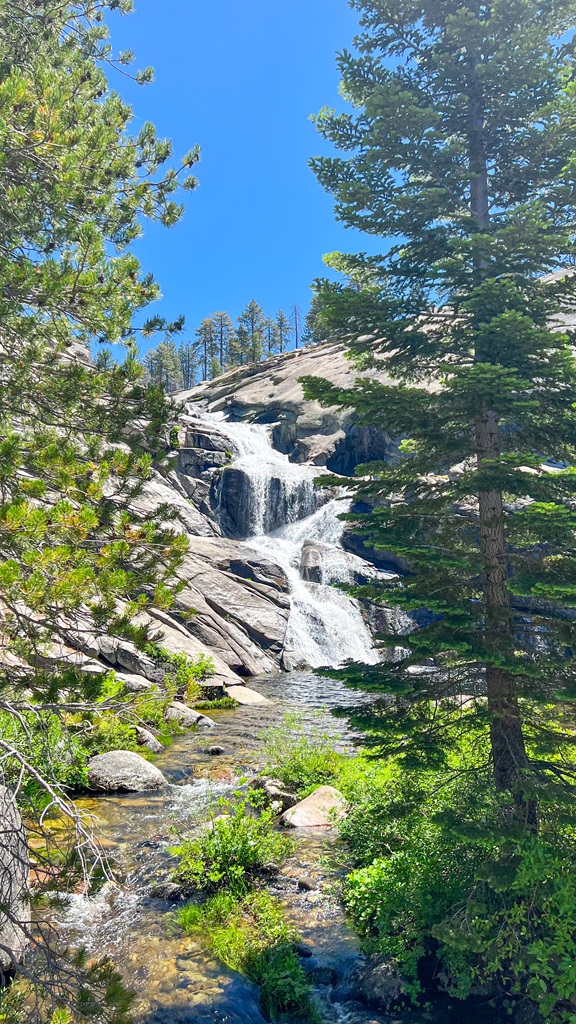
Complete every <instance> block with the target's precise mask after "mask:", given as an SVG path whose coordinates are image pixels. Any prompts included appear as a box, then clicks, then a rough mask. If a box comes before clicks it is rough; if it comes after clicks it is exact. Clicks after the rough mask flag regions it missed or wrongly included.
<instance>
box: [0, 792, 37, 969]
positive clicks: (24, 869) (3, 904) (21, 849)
mask: <svg viewBox="0 0 576 1024" xmlns="http://www.w3.org/2000/svg"><path fill="white" fill-rule="evenodd" d="M29 870H30V865H29V858H28V845H27V842H26V832H25V830H24V827H23V825H22V819H21V818H20V814H19V811H18V808H17V807H16V803H15V801H14V797H13V796H12V793H11V792H10V790H9V789H7V788H6V786H0V908H1V910H0V947H1V948H0V972H5V971H10V970H14V969H15V968H16V967H17V965H18V964H19V963H21V962H22V960H23V958H24V954H25V952H26V949H27V946H28V936H27V934H26V925H27V922H29V921H30V905H29V900H28V873H29Z"/></svg>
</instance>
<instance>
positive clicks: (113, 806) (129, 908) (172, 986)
mask: <svg viewBox="0 0 576 1024" xmlns="http://www.w3.org/2000/svg"><path fill="white" fill-rule="evenodd" d="M256 685H257V687H258V689H259V691H260V692H261V693H263V694H264V695H265V696H266V697H267V698H268V700H269V703H268V704H264V705H257V706H253V707H250V706H245V707H242V708H238V709H236V710H221V711H216V712H211V714H212V715H213V717H214V718H215V720H216V722H217V730H216V732H215V733H213V734H212V735H207V734H206V732H189V733H187V734H186V735H184V736H179V737H177V738H176V739H175V740H174V742H173V743H172V745H171V746H170V747H169V748H167V749H166V751H165V753H163V754H161V755H160V756H159V757H158V758H157V759H156V762H155V763H156V764H157V765H158V767H159V768H160V769H161V770H162V771H163V772H164V774H165V775H166V777H167V778H168V779H169V780H170V782H171V783H172V784H171V785H170V787H169V788H168V789H166V790H164V791H160V792H159V793H158V792H150V793H138V794H128V793H126V794H115V795H110V796H98V797H85V798H82V799H80V800H78V801H77V803H78V805H79V806H80V807H81V808H83V809H84V810H85V811H88V812H90V813H91V814H92V815H94V817H95V818H96V819H97V821H98V824H99V828H100V831H101V836H102V840H103V844H104V846H105V847H106V849H107V852H108V856H109V858H110V860H111V862H112V864H113V865H114V867H115V874H116V883H106V885H105V886H104V888H103V890H102V891H101V892H100V893H99V894H98V895H97V896H94V897H86V896H82V895H77V896H73V897H72V902H71V904H70V906H69V908H68V909H67V910H66V912H65V913H64V914H63V915H62V918H61V921H60V926H61V930H62V932H63V933H64V934H65V935H66V938H67V939H68V940H69V941H72V942H73V943H74V942H81V943H82V944H83V945H84V946H86V947H87V949H88V950H89V951H90V952H92V953H97V954H98V955H103V954H108V955H109V956H111V957H112V958H113V960H114V962H115V963H116V965H117V966H118V968H119V969H120V970H121V972H122V973H123V975H124V977H125V979H126V982H127V984H128V986H129V987H130V988H132V989H133V990H135V991H136V993H137V1004H136V1020H137V1021H138V1024H168V1022H169V1024H188V1022H192V1021H194V1022H196V1024H208V1022H212V1024H213V1022H220V1024H263V1017H262V1016H261V1013H260V1010H259V1008H258V992H257V990H256V989H255V988H254V986H252V985H251V984H250V982H248V981H247V980H246V979H245V978H243V977H241V976H240V975H238V974H236V973H235V972H234V971H231V970H228V969H227V968H226V967H224V966H223V965H222V964H221V963H218V962H216V961H215V960H214V959H213V958H212V957H211V956H210V954H209V952H208V951H207V950H206V949H205V948H204V947H203V946H202V945H201V944H199V943H198V942H197V941H194V940H192V939H191V938H190V937H188V936H186V935H184V934H183V933H182V932H181V930H180V929H179V928H178V927H177V926H176V925H175V924H174V922H173V915H174V911H175V909H176V907H177V904H173V903H170V902H168V901H165V900H160V899H155V898H152V897H151V896H150V894H149V893H150V889H151V888H152V886H153V885H154V884H155V883H158V882H162V881H165V880H167V879H168V877H169V873H170V870H171V867H172V865H173V864H174V860H173V858H172V857H171V856H170V852H169V849H170V847H171V845H173V844H174V843H175V842H176V839H175V837H174V835H173V834H171V832H170V828H171V826H177V827H179V828H180V827H184V828H185V827H186V825H190V826H192V825H193V824H194V822H195V821H197V820H198V819H199V818H200V817H201V816H202V814H203V813H204V811H205V809H206V806H207V803H208V802H209V801H217V800H218V798H219V797H222V796H226V795H227V794H229V793H231V792H232V791H233V790H234V789H235V788H236V787H237V785H238V784H239V783H240V781H241V780H242V778H244V777H245V776H246V775H253V774H254V771H255V769H256V768H257V766H258V759H259V756H260V746H261V734H262V731H263V730H264V729H266V727H267V726H270V725H277V724H278V723H279V721H280V720H281V718H282V716H283V715H284V714H285V713H286V712H294V711H296V712H297V713H298V715H299V717H300V719H302V718H304V719H306V718H307V717H308V718H312V717H313V719H314V722H315V723H316V722H318V721H319V722H325V723H326V725H327V726H328V727H329V728H330V729H331V730H335V729H336V730H337V731H338V732H339V734H340V736H341V745H342V749H345V748H346V747H350V737H349V735H348V734H347V732H346V725H345V723H344V722H342V721H341V720H335V719H334V718H333V717H332V716H330V714H329V711H328V709H329V708H330V707H332V706H335V705H342V704H346V703H352V702H354V703H357V702H358V695H357V694H352V693H351V692H350V691H348V690H346V689H345V687H344V686H343V685H342V684H341V683H339V682H336V681H334V680H331V679H325V678H323V679H320V678H317V677H315V676H313V675H312V674H310V673H293V674H286V673H284V674H282V675H279V676H275V677H271V676H269V677H266V678H261V679H259V680H257V684H256ZM319 708H321V709H324V710H323V711H321V712H320V713H318V709H319ZM216 738H217V741H218V744H219V745H220V746H222V747H223V748H224V754H222V755H220V756H218V757H214V756H210V755H207V754H206V752H205V751H206V748H207V746H209V745H210V743H213V742H215V740H216ZM318 831H319V830H312V829H296V830H294V834H295V835H296V837H297V838H298V840H299V843H300V845H299V848H298V850H297V852H296V854H295V855H294V856H293V857H291V858H290V859H289V861H288V862H287V864H286V865H284V867H283V868H282V870H281V872H280V874H279V875H278V877H277V878H273V879H272V880H271V883H270V891H271V892H272V893H273V894H274V895H276V896H277V897H278V898H280V899H281V900H282V902H283V903H284V906H285V910H286V918H287V920H288V921H289V922H290V923H292V924H293V925H294V926H295V927H296V928H297V929H298V931H299V933H300V935H301V937H302V939H303V940H304V941H305V942H306V943H307V944H309V945H310V946H311V947H312V949H313V953H314V959H313V960H310V961H309V962H308V963H307V962H306V961H303V963H304V966H307V967H309V969H311V970H312V971H313V978H315V979H317V984H316V986H315V987H316V989H317V994H318V998H319V1000H320V1003H321V1006H322V1008H323V1009H322V1013H323V1017H324V1019H325V1020H326V1021H327V1022H333V1024H364V1022H366V1024H379V1022H380V1021H382V1022H384V1021H387V1022H389V1021H390V1018H389V1017H386V1016H385V1015H384V1016H382V1017H378V1016H377V1015H375V1014H374V1013H373V1012H363V1011H362V1010H357V1009H354V1008H353V1009H350V1007H349V1005H348V1004H347V1003H342V1004H338V1003H334V1002H332V1001H331V998H330V997H331V990H332V988H333V985H334V984H335V983H337V981H338V980H339V979H340V978H341V977H342V976H343V975H345V974H346V972H347V971H348V970H349V969H350V967H351V966H352V965H353V964H354V962H355V961H356V960H357V958H358V943H357V940H356V938H355V937H354V935H353V934H352V932H351V930H350V929H349V927H348V926H347V924H346V922H345V920H344V916H343V913H342V910H341V907H340V905H339V903H338V901H337V899H336V897H335V896H334V895H333V894H332V892H331V891H329V886H328V884H326V885H325V886H323V882H325V883H327V882H328V880H329V879H331V880H332V881H333V880H334V874H333V871H331V870H330V868H329V867H328V866H326V865H325V863H324V859H325V857H326V855H327V854H328V853H329V851H330V845H331V843H333V842H334V841H335V840H334V837H333V836H330V835H327V834H326V833H325V832H324V830H321V834H318ZM302 876H306V877H307V878H310V877H311V878H312V879H313V880H314V881H315V882H317V884H318V887H317V888H314V889H313V890H312V891H301V890H300V889H299V887H298V879H299V878H301V877H302Z"/></svg>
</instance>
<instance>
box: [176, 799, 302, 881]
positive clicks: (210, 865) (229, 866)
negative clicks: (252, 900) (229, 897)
mask: <svg viewBox="0 0 576 1024" xmlns="http://www.w3.org/2000/svg"><path fill="white" fill-rule="evenodd" d="M253 799H254V798H253V797H251V801H253ZM228 808H229V811H230V813H228V814H226V815H224V816H222V817H216V818H214V819H213V820H212V821H211V822H208V824H207V826H205V827H204V828H203V829H201V830H200V831H199V832H198V833H197V834H196V835H195V836H192V837H191V838H189V839H185V840H184V842H183V843H182V844H181V845H180V846H179V847H177V848H176V850H175V851H174V852H175V853H176V854H177V855H178V856H179V857H180V863H179V865H178V867H177V868H176V870H175V872H174V880H175V881H176V882H179V883H180V884H181V885H184V886H186V887H187V888H188V889H190V890H191V891H192V892H205V891H210V890H215V889H218V888H228V889H229V890H230V891H231V892H235V893H242V892H245V891H246V889H247V888H248V886H249V885H250V881H251V879H252V878H253V877H254V876H255V875H257V874H258V872H259V871H261V870H262V869H265V868H270V867H277V866H278V865H279V864H281V863H282V862H283V861H284V860H286V858H287V857H288V856H289V855H290V854H291V853H293V851H294V850H295V848H296V843H295V841H294V839H292V838H291V837H290V836H288V835H285V834H282V833H281V832H279V831H278V830H277V829H276V827H275V823H274V813H273V812H272V811H271V810H262V811H261V812H260V814H259V816H258V817H254V816H253V808H252V806H251V805H249V804H248V801H247V799H246V798H245V797H244V798H241V799H240V800H238V801H237V802H236V803H233V804H228Z"/></svg>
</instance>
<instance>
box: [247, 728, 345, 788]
mask: <svg viewBox="0 0 576 1024" xmlns="http://www.w3.org/2000/svg"><path fill="white" fill-rule="evenodd" d="M263 740H264V745H263V752H264V756H265V758H266V763H265V767H264V770H265V771H266V772H267V773H269V774H271V775H273V776H274V777H275V778H277V779H279V780H280V781H281V782H282V783H283V784H284V785H285V786H286V788H287V789H289V790H291V791H293V792H295V793H297V794H298V796H306V795H307V794H308V793H309V792H310V791H311V790H312V789H314V788H315V787H316V786H320V785H323V784H325V783H332V782H334V781H336V780H337V777H338V773H339V771H340V770H341V768H342V764H343V762H345V761H346V760H348V758H346V757H345V756H344V755H343V754H339V753H338V752H337V751H336V750H335V749H334V747H335V745H336V743H337V742H338V740H339V736H338V733H336V732H335V731H331V730H329V729H326V728H323V727H322V726H321V725H320V724H318V722H314V721H312V722H302V721H301V719H300V717H299V716H298V715H297V714H295V713H293V712H292V713H289V714H287V715H285V716H284V718H283V720H282V723H281V724H280V725H276V726H272V727H271V728H270V729H267V730H266V732H265V733H264V734H263Z"/></svg>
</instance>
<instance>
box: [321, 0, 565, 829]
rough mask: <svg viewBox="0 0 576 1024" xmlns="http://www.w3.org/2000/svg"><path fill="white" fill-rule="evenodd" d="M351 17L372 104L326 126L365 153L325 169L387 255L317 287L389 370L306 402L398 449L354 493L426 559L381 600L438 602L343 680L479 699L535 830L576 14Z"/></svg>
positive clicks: (555, 553)
mask: <svg viewBox="0 0 576 1024" xmlns="http://www.w3.org/2000/svg"><path fill="white" fill-rule="evenodd" d="M353 6H354V7H356V8H357V9H358V11H359V12H360V15H361V24H362V26H363V32H362V35H361V36H360V37H359V40H358V46H357V52H355V53H350V52H347V51H346V52H344V53H343V54H342V55H341V56H340V58H339V64H340V69H341V72H342V90H343V95H344V97H345V98H346V99H347V100H348V101H349V102H350V103H351V104H352V108H353V109H352V110H349V111H347V112H345V113H342V114H336V113H334V112H333V111H330V110H325V111H323V112H322V113H321V114H320V116H319V117H318V119H317V124H318V128H319V130H320V132H321V134H322V135H323V137H324V138H325V139H327V140H328V141H330V142H331V143H333V144H335V145H336V147H338V148H340V149H341V150H343V151H345V153H346V154H347V155H346V156H343V157H335V158H333V157H322V158H319V159H316V160H314V161H313V167H314V170H315V171H316V173H317V175H318V177H319V180H320V181H321V183H322V184H323V185H324V186H325V188H327V189H328V190H329V191H330V192H331V193H332V194H333V195H334V196H335V198H336V212H337V215H338V217H339V219H340V220H342V221H343V222H344V223H345V224H346V225H348V226H351V227H355V228H359V229H360V230H363V231H367V232H369V233H370V234H374V235H376V236H380V237H382V238H384V239H385V240H386V247H385V252H384V255H382V256H379V257H368V256H357V257H353V256H341V255H335V256H333V257H332V258H331V260H330V263H331V265H332V267H333V268H335V269H336V270H340V271H343V272H344V273H345V274H346V275H347V277H348V278H349V279H350V281H351V282H352V284H351V285H344V284H343V285H331V284H329V283H328V282H324V283H323V284H322V285H321V286H320V294H321V297H322V302H323V304H324V309H325V313H324V316H325V322H326V323H327V324H328V325H329V326H330V328H331V329H333V328H336V327H337V328H339V329H340V330H341V332H342V333H343V334H344V335H346V336H347V337H348V338H349V344H350V351H351V353H352V356H353V358H357V359H358V360H359V361H360V363H361V365H363V366H369V365H372V366H379V367H380V368H381V369H383V370H385V372H386V374H388V375H389V377H390V378H392V382H391V383H383V382H379V381H378V380H375V379H371V380H370V379H369V380H366V381H364V382H362V383H359V384H358V385H357V387H356V388H354V389H352V390H350V391H347V392H342V391H341V390H339V389H338V388H336V387H332V386H330V385H328V384H326V383H324V384H322V383H320V382H316V383H315V384H313V383H312V382H309V387H308V391H309V394H314V395H316V396H320V397H321V398H322V399H323V400H324V401H325V402H327V403H329V404H336V403H338V402H340V403H343V404H346V405H350V406H354V407H355V408H357V409H358V415H359V418H360V422H362V423H364V424H370V425H376V426H380V427H382V428H383V429H385V430H386V431H388V432H391V433H392V434H394V435H395V436H396V437H397V438H398V439H403V440H402V443H401V451H402V452H403V453H404V455H405V457H404V458H402V459H394V460H392V461H391V462H390V463H388V464H385V463H380V464H376V465H372V466H370V467H368V468H367V469H366V475H365V476H364V477H363V478H362V479H360V480H359V481H358V482H357V483H356V485H355V488H354V489H355V493H356V498H357V500H358V501H359V502H363V503H367V504H368V506H371V507H372V508H373V511H372V512H368V513H366V514H365V515H359V516H358V517H357V518H358V520H359V522H360V523H361V527H362V531H363V533H364V534H365V535H366V537H367V538H368V540H369V541H370V543H372V544H373V545H374V546H375V547H377V548H380V549H383V550H385V551H391V552H394V553H395V554H396V555H399V556H401V559H403V560H406V562H407V563H408V567H409V571H408V574H407V575H404V576H402V577H401V578H398V579H396V580H394V581H392V582H388V583H386V584H385V585H383V587H381V586H376V585H374V586H372V585H371V586H370V587H368V588H366V590H365V591H364V593H365V595H367V596H370V597H371V598H373V599H375V600H385V601H387V602H391V603H393V604H396V605H398V606H400V607H401V608H403V609H405V610H406V611H409V612H410V611H413V610H414V609H418V608H423V607H425V608H427V609H428V610H429V612H430V613H431V614H430V615H429V619H428V624H427V625H426V626H425V627H422V628H420V629H418V630H415V631H414V632H412V634H411V635H410V638H409V641H403V648H404V651H403V653H399V652H398V651H397V652H396V653H397V657H396V658H395V660H392V661H388V662H384V663H383V664H382V665H380V666H378V667H377V668H375V669H370V670H366V672H364V671H362V670H359V676H358V675H357V674H356V672H355V671H352V670H351V671H350V672H349V673H348V674H349V677H350V678H351V679H356V680H357V679H358V677H362V676H363V677H364V680H367V679H368V680H369V681H371V682H372V683H373V684H374V685H375V686H376V687H377V688H381V689H382V690H386V691H388V692H390V693H392V694H395V695H397V696H398V701H397V703H396V704H395V705H391V706H390V716H393V715H394V707H396V710H397V711H398V713H399V714H400V715H401V716H402V719H403V721H405V722H407V721H408V720H409V719H410V715H411V714H412V715H413V716H417V714H418V712H417V711H416V710H415V709H417V707H418V706H422V705H419V704H418V702H419V701H426V700H429V699H430V698H431V697H433V696H435V697H441V696H444V697H446V701H445V703H444V708H445V709H447V710H448V711H449V710H450V709H451V708H452V709H453V708H454V704H453V703H451V700H452V698H453V696H454V694H456V693H472V694H474V693H477V694H484V695H485V696H486V698H487V721H488V729H489V739H490V755H491V756H490V775H489V778H490V780H491V781H492V783H493V785H494V787H495V789H496V791H497V792H498V793H499V794H500V799H501V803H502V807H503V808H504V813H506V808H507V807H508V806H509V804H512V805H513V806H514V807H515V809H516V814H515V821H516V823H519V822H520V823H523V824H524V825H527V826H528V828H529V830H534V829H536V828H537V813H536V798H537V796H538V794H539V793H540V792H541V791H542V787H544V786H545V784H547V783H548V782H549V781H550V780H554V779H556V780H561V782H562V783H568V782H569V781H570V780H571V779H572V778H573V773H574V771H575V770H576V766H575V765H574V763H573V761H572V759H571V758H570V756H569V754H568V753H566V754H565V755H563V757H562V758H560V757H558V756H556V754H553V753H552V751H553V750H555V749H556V747H555V744H556V743H557V742H560V741H561V738H562V730H561V728H560V724H559V723H560V721H561V716H560V715H559V716H558V718H557V728H555V725H554V723H552V724H551V725H550V727H549V729H548V731H547V732H545V733H543V734H541V735H540V738H541V739H542V743H541V744H540V745H539V744H538V742H537V737H536V739H535V738H534V737H533V731H532V729H531V728H530V730H529V733H528V734H529V736H530V744H528V739H527V731H526V730H527V725H526V717H527V716H528V717H530V716H529V713H528V711H527V708H528V707H529V706H530V705H529V702H530V701H531V700H538V701H546V700H549V701H557V700H559V699H560V700H564V701H569V700H571V699H572V698H573V697H574V696H575V695H576V662H575V660H574V656H573V652H574V651H575V650H576V620H575V618H574V613H573V609H574V604H575V597H574V566H575V564H576V561H575V559H576V520H575V518H574V507H575V505H574V499H575V481H576V477H575V471H574V468H573V467H574V465H575V464H576V412H575V408H576V365H575V361H574V355H573V351H572V347H571V335H570V332H569V331H567V330H565V329H560V324H561V321H559V320H558V317H559V315H560V314H562V315H564V314H566V313H568V314H571V313H573V311H574V308H575V306H576V276H574V275H572V274H568V275H565V274H563V273H559V274H557V275H555V274H553V275H552V276H551V277H549V278H543V275H546V274H548V273H549V272H551V271H554V270H555V269H556V268H558V267H562V266H563V264H565V263H566V262H567V261H569V260H572V259H573V257H574V247H575V238H576V192H575V190H574V170H575V167H576V157H575V154H576V89H575V85H574V76H575V73H576V68H575V63H574V35H573V32H574V22H575V16H576V6H575V4H574V3H573V2H568V3H565V2H563V0H562V2H560V0H551V2H550V3H547V4H545V5H544V6H542V5H540V4H538V3H536V2H535V0H518V2H517V3H514V4H513V5H511V4H510V3H508V2H507V0H493V2H491V3H490V4H485V3H483V2H478V3H475V2H473V3H465V4H462V3H461V2H460V0H440V2H431V0H408V2H404V0H354V4H353ZM367 335H370V336H371V338H370V340H369V341H367V340H366V336H367ZM386 643H388V644H390V645H392V646H393V645H397V644H398V639H397V638H394V637H391V638H388V639H387V640H386ZM399 695H402V699H400V698H399ZM526 702H528V703H526ZM477 711H478V715H479V716H480V717H481V716H482V715H485V705H484V703H483V702H482V701H480V702H479V703H478V706H477ZM422 716H423V717H422V719H421V721H420V726H421V727H420V728H419V729H417V730H414V717H413V718H412V731H411V732H410V737H411V740H412V741H413V743H412V745H409V748H410V749H411V750H412V754H414V744H416V743H418V742H419V743H420V746H421V748H422V750H423V753H424V760H425V759H426V758H428V759H429V758H430V757H431V756H432V750H433V749H434V745H435V739H436V737H437V736H438V733H437V732H436V731H435V730H434V728H433V727H432V725H431V724H430V721H428V726H427V727H425V726H424V724H423V723H424V712H422ZM387 721H388V723H390V721H391V718H388V719H387ZM438 721H439V719H438ZM406 728H408V726H406ZM406 735H407V733H406V731H405V735H404V740H403V741H400V742H405V739H406ZM394 742H395V741H394ZM383 746H384V747H386V746H387V741H383ZM397 749H399V750H400V749H402V748H401V746H398V747H397ZM404 749H405V750H406V756H408V747H405V748H404ZM559 792H560V790H559ZM508 820H509V819H508Z"/></svg>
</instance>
